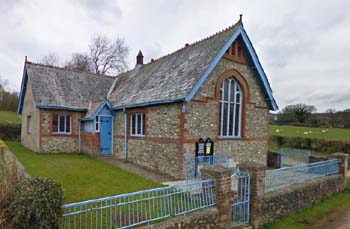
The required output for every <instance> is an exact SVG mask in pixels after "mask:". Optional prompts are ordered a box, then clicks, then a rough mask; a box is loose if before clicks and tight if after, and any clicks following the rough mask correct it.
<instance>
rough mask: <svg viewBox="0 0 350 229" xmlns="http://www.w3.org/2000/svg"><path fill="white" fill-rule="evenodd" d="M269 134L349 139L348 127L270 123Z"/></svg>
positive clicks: (349, 131)
mask: <svg viewBox="0 0 350 229" xmlns="http://www.w3.org/2000/svg"><path fill="white" fill-rule="evenodd" d="M270 135H277V136H285V137H303V138H322V139H327V140H350V129H340V128H313V127H299V126H284V125H270Z"/></svg>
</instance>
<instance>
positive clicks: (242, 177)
mask: <svg viewBox="0 0 350 229" xmlns="http://www.w3.org/2000/svg"><path fill="white" fill-rule="evenodd" d="M231 179H232V180H231V190H232V193H233V197H232V212H231V222H232V226H233V227H237V226H239V225H242V224H248V223H249V203H250V176H249V172H245V173H242V172H240V170H239V168H237V170H236V172H235V173H234V174H233V175H232V177H231Z"/></svg>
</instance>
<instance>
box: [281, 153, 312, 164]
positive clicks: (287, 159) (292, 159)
mask: <svg viewBox="0 0 350 229" xmlns="http://www.w3.org/2000/svg"><path fill="white" fill-rule="evenodd" d="M309 158H310V150H304V149H281V151H280V168H283V167H290V166H298V165H303V164H307V163H309Z"/></svg>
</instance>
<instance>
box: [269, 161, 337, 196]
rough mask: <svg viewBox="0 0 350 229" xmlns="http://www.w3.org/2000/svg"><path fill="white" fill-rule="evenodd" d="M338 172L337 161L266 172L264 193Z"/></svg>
mask: <svg viewBox="0 0 350 229" xmlns="http://www.w3.org/2000/svg"><path fill="white" fill-rule="evenodd" d="M338 172H339V160H336V159H334V160H328V161H321V162H316V163H310V164H305V165H301V166H294V167H286V168H281V169H274V170H266V177H265V192H269V191H273V190H276V189H279V188H283V187H286V186H289V185H292V184H295V183H300V182H303V181H305V180H310V179H313V178H317V177H322V176H327V175H331V174H335V173H338Z"/></svg>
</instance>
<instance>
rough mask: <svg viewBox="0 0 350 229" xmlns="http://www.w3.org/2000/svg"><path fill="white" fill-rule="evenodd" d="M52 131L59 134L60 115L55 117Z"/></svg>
mask: <svg viewBox="0 0 350 229" xmlns="http://www.w3.org/2000/svg"><path fill="white" fill-rule="evenodd" d="M52 130H53V132H55V133H57V132H58V115H54V116H53V120H52Z"/></svg>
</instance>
